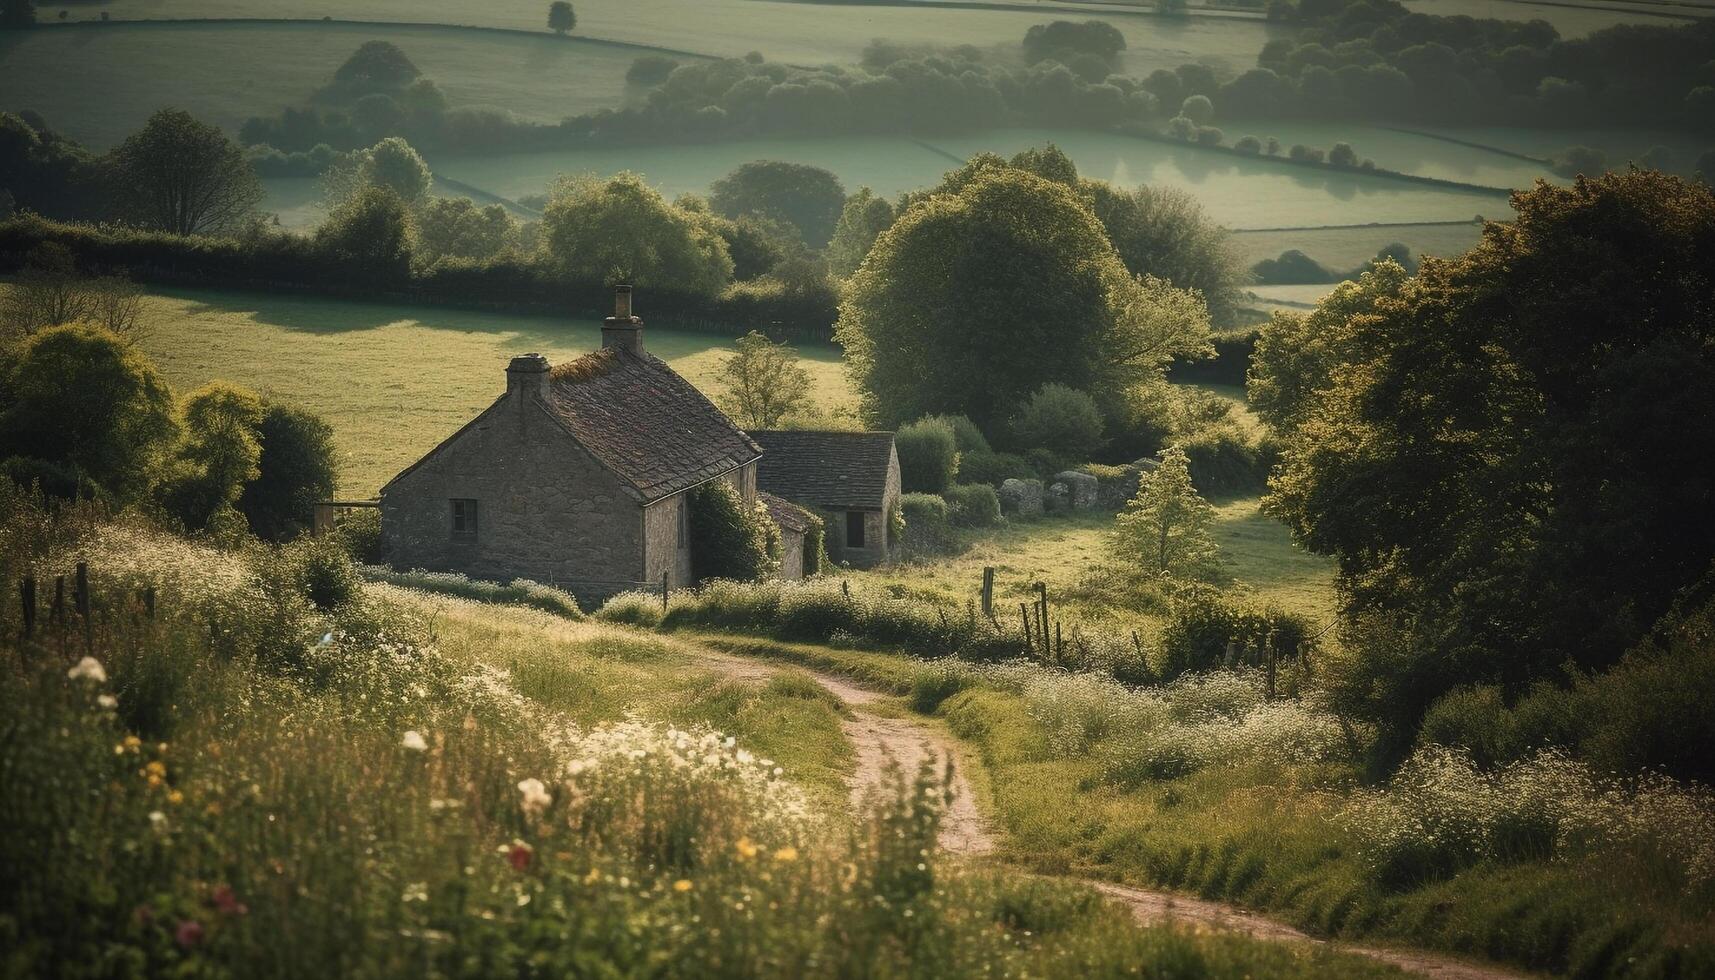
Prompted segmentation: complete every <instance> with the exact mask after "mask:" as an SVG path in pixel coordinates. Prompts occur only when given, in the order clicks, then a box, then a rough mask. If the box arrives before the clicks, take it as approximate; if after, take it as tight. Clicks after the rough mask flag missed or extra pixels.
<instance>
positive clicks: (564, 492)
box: [380, 286, 897, 602]
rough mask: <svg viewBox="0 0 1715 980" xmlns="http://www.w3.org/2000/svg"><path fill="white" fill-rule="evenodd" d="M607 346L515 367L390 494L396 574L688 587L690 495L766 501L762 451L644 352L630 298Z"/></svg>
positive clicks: (385, 525) (385, 513) (603, 586)
mask: <svg viewBox="0 0 1715 980" xmlns="http://www.w3.org/2000/svg"><path fill="white" fill-rule="evenodd" d="M601 332H602V346H601V349H600V350H598V351H595V352H593V353H590V354H586V355H584V356H583V357H580V358H578V359H577V360H574V361H571V362H569V363H566V364H561V365H558V366H552V365H550V364H549V363H548V359H547V358H545V357H543V356H541V355H540V354H526V355H523V356H522V357H515V358H513V359H512V362H511V364H510V365H508V367H507V369H506V392H505V393H504V394H502V395H501V396H500V397H499V398H497V399H496V400H495V402H494V404H492V405H490V406H489V407H488V408H487V409H485V410H484V411H483V412H482V413H481V414H479V415H478V416H477V417H476V418H474V419H472V420H471V421H470V422H468V423H466V424H465V426H464V427H463V428H461V429H459V430H458V431H457V432H455V433H453V434H452V435H451V436H450V437H448V438H447V440H446V441H445V442H442V443H441V444H440V445H439V446H436V447H435V448H434V449H433V450H431V451H430V452H429V454H428V455H427V456H424V457H423V458H422V459H420V460H418V461H417V462H416V463H413V464H412V465H411V466H409V467H407V468H406V469H405V470H404V471H403V472H401V473H400V474H399V475H398V476H396V477H394V478H393V479H392V480H391V481H389V482H388V484H387V485H386V486H385V487H383V488H382V490H381V498H380V508H381V535H382V541H383V544H384V546H385V547H386V549H387V553H388V558H389V560H390V561H391V563H392V564H393V565H395V566H396V567H404V568H425V569H429V570H432V571H455V572H463V573H465V574H467V575H470V576H472V577H475V578H486V579H500V580H506V579H511V578H515V577H522V578H529V579H534V580H536V581H539V582H548V583H552V584H555V585H559V586H562V587H565V588H568V589H571V590H572V591H573V592H574V593H575V594H576V595H577V596H578V598H579V599H581V600H584V601H590V602H593V601H598V600H600V599H602V598H604V597H606V596H609V595H612V594H614V593H616V592H620V591H624V590H626V589H632V588H638V587H645V586H647V587H651V588H659V587H660V586H661V579H662V575H663V574H665V575H666V576H667V578H668V580H669V582H670V583H671V584H672V586H674V587H681V586H684V585H688V584H690V582H691V552H690V547H691V546H690V511H689V507H688V505H687V499H686V498H687V493H686V491H688V490H690V489H692V488H693V487H696V486H698V485H700V484H702V483H705V482H707V481H709V480H726V481H728V482H730V483H731V484H732V485H733V486H734V487H736V488H737V489H738V490H739V492H740V493H741V494H743V495H744V497H745V499H746V500H754V499H755V498H756V493H757V460H758V458H759V457H760V456H761V455H762V448H761V447H760V446H758V445H757V443H756V442H754V441H752V439H751V438H750V437H749V436H747V435H746V434H745V433H744V432H743V431H741V430H740V429H739V428H738V427H737V426H735V425H733V423H732V421H731V420H729V419H728V418H727V417H726V415H725V414H723V413H722V412H721V411H720V410H719V409H718V408H716V407H715V406H714V405H713V404H712V403H711V402H710V401H709V400H708V398H706V397H705V396H704V395H703V394H702V393H701V392H699V391H698V390H697V389H696V388H695V387H693V386H692V385H691V383H690V382H688V381H686V380H685V379H684V378H682V377H680V376H679V375H678V374H677V373H675V372H674V371H673V370H672V369H671V368H669V367H668V366H667V365H666V364H665V363H663V362H662V361H661V360H660V359H659V358H656V357H654V356H653V355H651V354H649V353H648V352H647V351H645V350H644V346H643V323H642V321H641V320H639V319H638V318H637V317H635V316H632V315H631V293H630V287H626V286H621V287H619V292H618V294H617V296H616V300H615V310H614V315H613V316H612V317H609V318H608V319H607V320H606V321H605V322H604V323H603V325H602V331H601ZM889 444H890V445H891V437H889ZM895 472H897V467H896V468H895ZM801 564H802V559H800V565H801Z"/></svg>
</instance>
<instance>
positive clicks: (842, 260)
mask: <svg viewBox="0 0 1715 980" xmlns="http://www.w3.org/2000/svg"><path fill="white" fill-rule="evenodd" d="M895 217H896V215H895V214H894V211H893V204H892V203H891V202H889V201H888V200H887V198H885V197H880V196H877V195H876V194H875V193H874V192H873V191H871V190H870V189H869V188H868V187H860V188H858V191H857V193H856V194H853V195H852V196H851V197H849V198H846V202H845V204H844V205H843V206H842V207H841V208H840V220H839V223H838V224H836V225H834V234H833V238H832V239H830V240H829V242H828V268H829V270H830V271H832V272H833V274H834V275H836V276H839V277H841V278H845V277H846V276H849V275H851V274H852V273H854V272H856V271H857V268H858V266H860V265H862V264H863V260H864V257H865V256H867V255H869V250H870V246H872V245H874V244H875V240H876V239H877V238H879V237H880V236H881V233H882V232H884V231H886V230H887V229H888V228H890V227H892V226H893V220H894V218H895Z"/></svg>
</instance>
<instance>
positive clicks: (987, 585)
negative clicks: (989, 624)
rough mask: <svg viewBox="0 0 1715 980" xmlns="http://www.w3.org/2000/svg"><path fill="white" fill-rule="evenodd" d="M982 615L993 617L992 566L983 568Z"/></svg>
mask: <svg viewBox="0 0 1715 980" xmlns="http://www.w3.org/2000/svg"><path fill="white" fill-rule="evenodd" d="M983 615H984V616H987V617H988V618H990V619H993V618H994V566H993V565H987V566H984V568H983Z"/></svg>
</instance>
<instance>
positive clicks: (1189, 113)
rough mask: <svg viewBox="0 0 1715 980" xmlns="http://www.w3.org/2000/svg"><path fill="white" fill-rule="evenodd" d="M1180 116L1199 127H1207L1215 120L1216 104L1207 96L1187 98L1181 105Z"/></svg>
mask: <svg viewBox="0 0 1715 980" xmlns="http://www.w3.org/2000/svg"><path fill="white" fill-rule="evenodd" d="M1179 114H1180V115H1181V116H1184V117H1185V118H1186V119H1189V120H1191V121H1192V122H1194V123H1196V124H1197V125H1199V126H1207V125H1208V124H1209V121H1210V120H1211V119H1214V118H1215V104H1214V103H1213V102H1211V101H1209V97H1208V96H1207V95H1192V96H1187V97H1186V99H1185V101H1184V102H1182V103H1180V106H1179Z"/></svg>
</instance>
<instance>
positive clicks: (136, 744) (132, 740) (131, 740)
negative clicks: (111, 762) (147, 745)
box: [121, 735, 143, 752]
mask: <svg viewBox="0 0 1715 980" xmlns="http://www.w3.org/2000/svg"><path fill="white" fill-rule="evenodd" d="M121 744H123V745H124V746H125V750H126V751H127V752H135V751H137V750H138V749H139V748H141V747H142V745H143V740H142V739H140V738H138V737H137V736H135V735H127V736H125V741H124V742H123V743H121Z"/></svg>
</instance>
